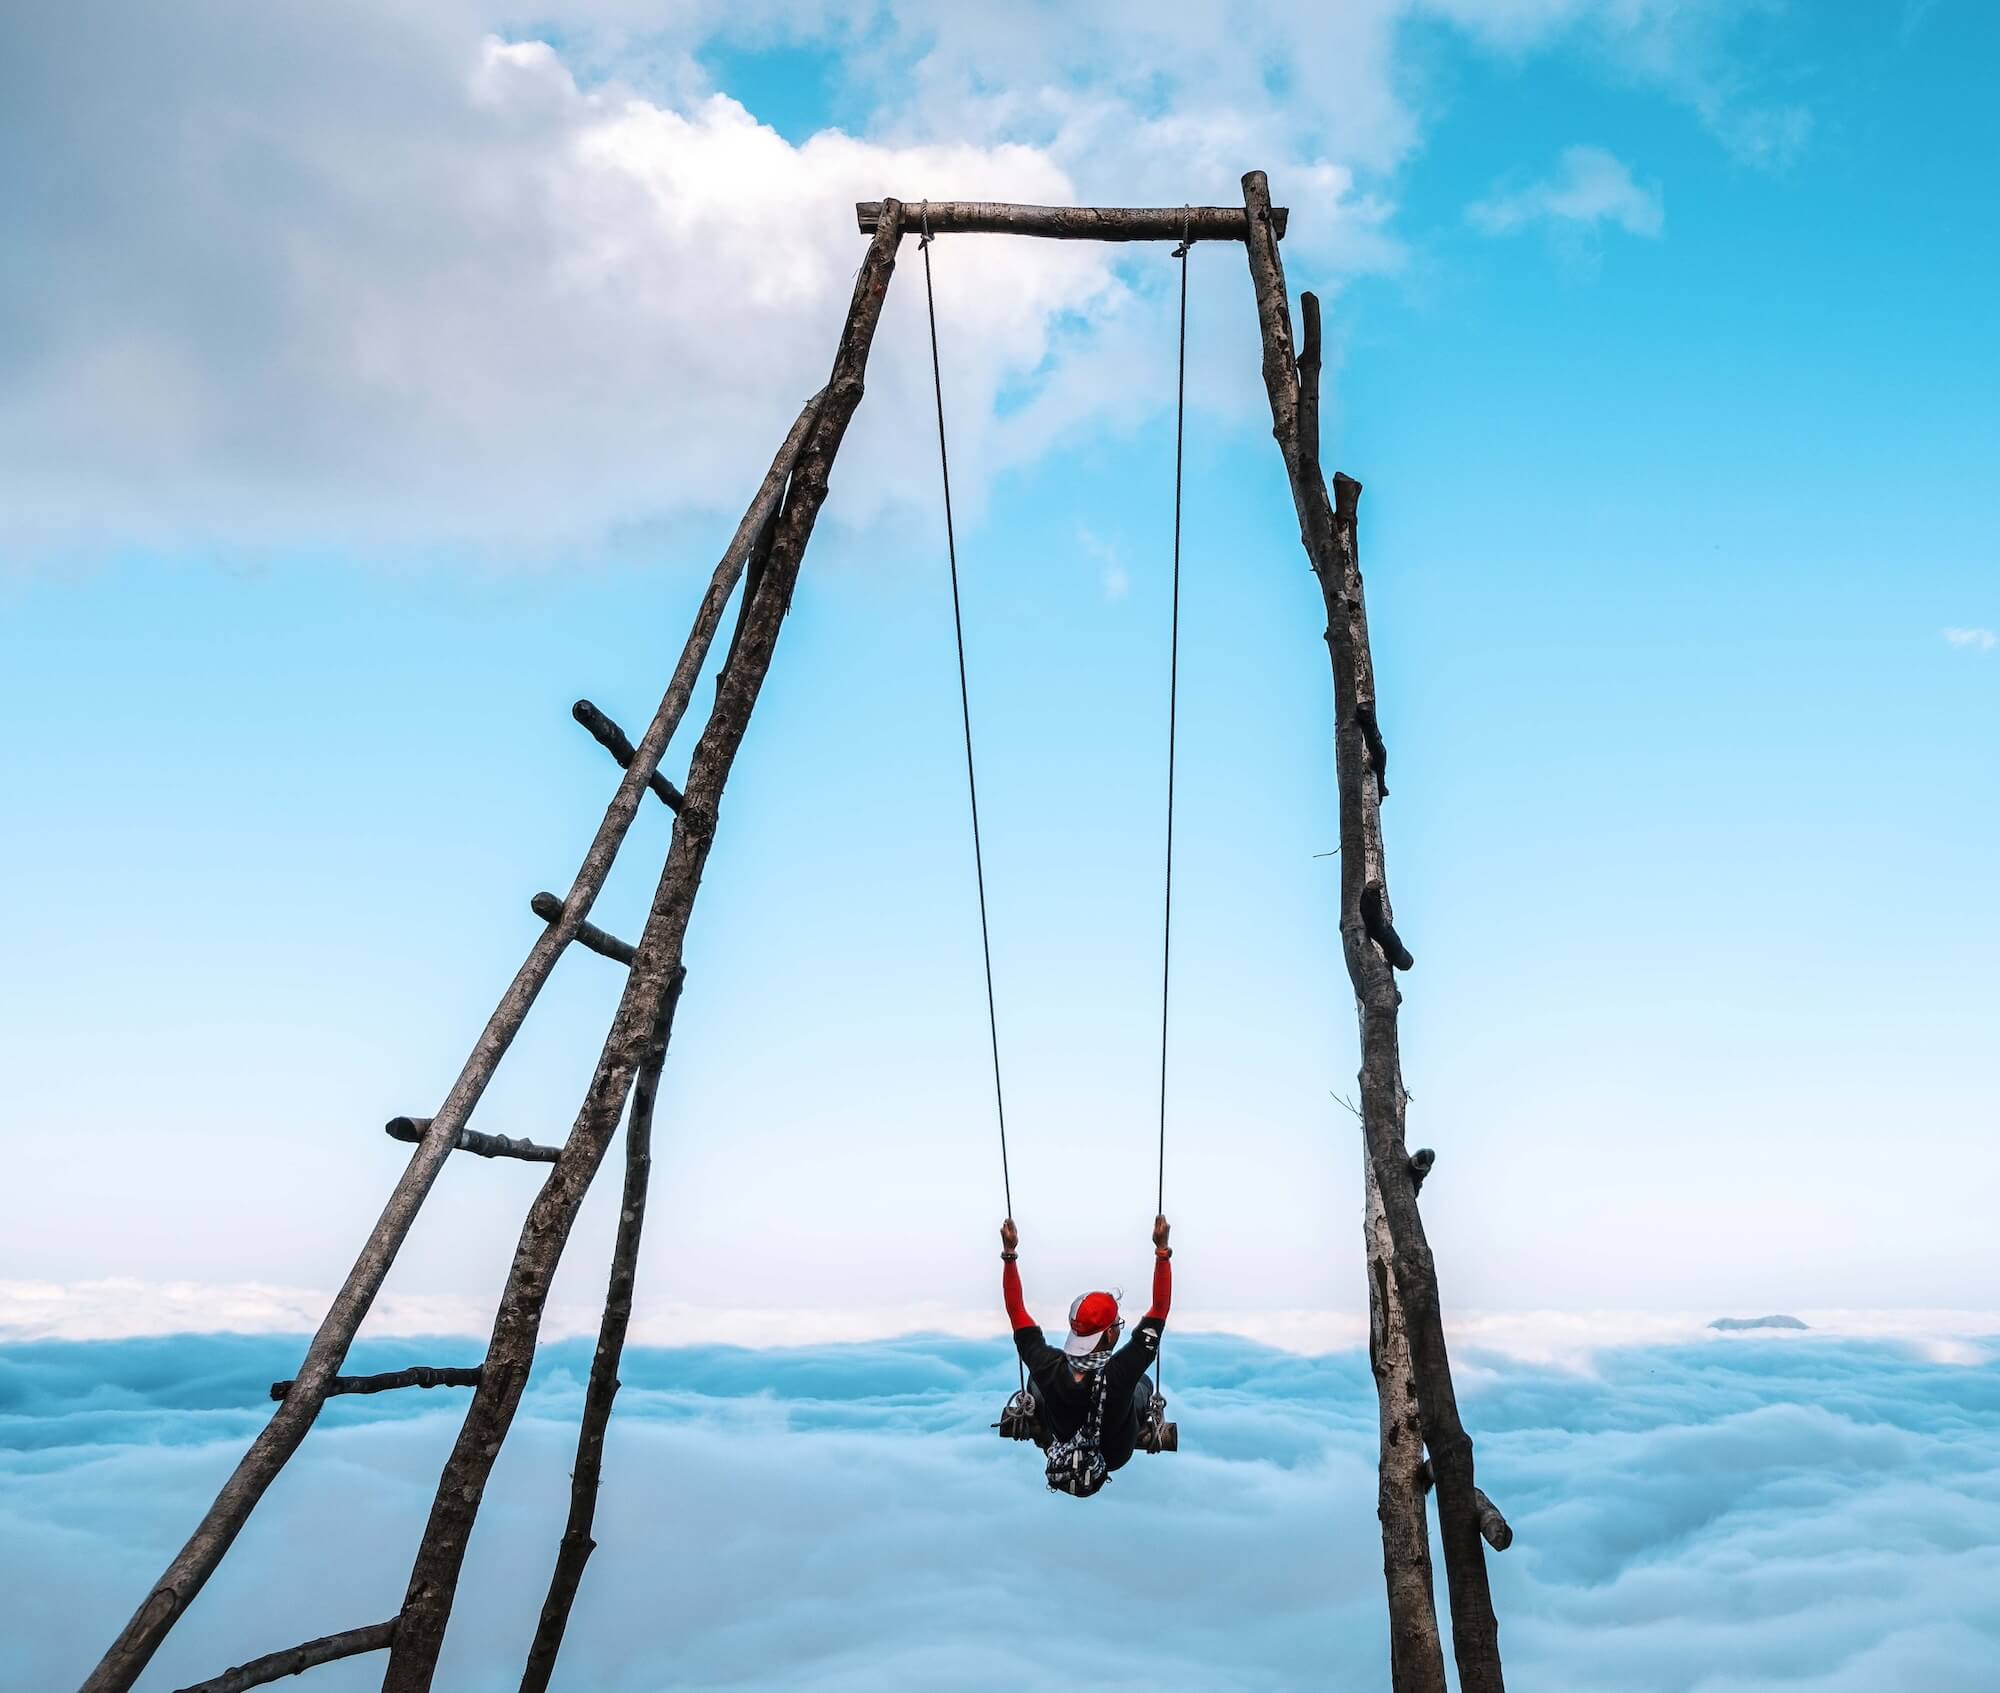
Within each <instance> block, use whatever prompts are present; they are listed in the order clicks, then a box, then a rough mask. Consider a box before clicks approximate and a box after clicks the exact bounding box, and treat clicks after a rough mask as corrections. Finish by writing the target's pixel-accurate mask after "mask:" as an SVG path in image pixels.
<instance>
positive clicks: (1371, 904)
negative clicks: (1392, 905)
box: [1361, 882, 1417, 970]
mask: <svg viewBox="0 0 2000 1693" xmlns="http://www.w3.org/2000/svg"><path fill="white" fill-rule="evenodd" d="M1361 926H1362V928H1363V929H1365V930H1366V931H1367V934H1368V938H1369V939H1370V940H1371V941H1373V942H1374V943H1375V944H1376V945H1377V946H1379V947H1380V948H1381V949H1382V956H1383V957H1384V958H1386V959H1388V961H1389V962H1390V963H1391V964H1392V965H1393V966H1395V968H1396V969H1398V970H1408V969H1411V968H1413V967H1414V966H1415V964H1416V962H1417V961H1416V960H1415V959H1414V958H1412V957H1411V956H1410V949H1409V948H1408V947H1406V946H1405V945H1403V937H1402V936H1401V935H1399V934H1397V933H1396V925H1395V924H1394V923H1392V922H1391V921H1390V920H1389V896H1388V895H1387V894H1385V893H1384V892H1383V891H1382V884H1381V883H1380V882H1370V883H1368V885H1367V886H1366V887H1364V888H1363V889H1362V890H1361Z"/></svg>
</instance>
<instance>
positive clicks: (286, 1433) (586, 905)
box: [81, 395, 824, 1693]
mask: <svg viewBox="0 0 2000 1693" xmlns="http://www.w3.org/2000/svg"><path fill="white" fill-rule="evenodd" d="M823 398H824V396H823V395H814V397H813V398H812V399H810V400H808V401H807V402H806V405H805V409H804V410H803V411H802V412H800V414H799V418H798V421H797V422H796V423H794V424H793V425H792V429H791V433H790V434H789V435H787V436H786V437H785V442H784V445H783V446H781V447H780V448H779V449H778V456H777V457H776V458H775V459H774V460H773V461H772V463H771V468H770V469H769V470H768V471H767V472H766V473H765V476H764V481H763V484H762V486H760V487H759V488H758V490H757V494H756V497H755V498H754V499H752V500H751V502H750V508H749V510H748V511H746V512H745V513H744V514H743V521H742V522H741V523H740V524H738V525H737V529H736V533H735V535H734V536H733V537H732V538H731V540H730V543H729V547H728V549H727V550H726V551H725V552H724V553H723V555H722V560H721V562H720V563H719V564H718V565H717V566H716V567H715V572H714V574H713V575H712V576H711V577H710V578H709V583H708V588H707V590H706V592H704V594H703V595H702V599H701V604H700V606H699V607H698V608H697V609H696V612H695V619H694V627H693V629H692V630H691V631H690V633H689V635H688V640H687V645H686V647H685V648H683V650H682V652H681V656H680V661H679V663H677V664H676V665H675V666H674V673H673V676H672V678H671V679H670V680H669V682H668V684H667V690H666V693H665V695H664V697H663V698H662V699H661V701H660V707H659V710H658V711H657V712H655V713H654V715H653V721H652V722H651V724H650V725H648V727H647V729H646V733H645V735H644V737H643V738H642V739H641V740H640V743H639V745H638V746H637V748H635V749H634V752H633V756H632V762H631V763H630V764H629V765H628V766H627V767H626V770H625V775H624V778H623V780H622V781H620V782H619V784H618V788H617V791H616V792H615V793H614V794H613V795H612V796H611V803H610V804H609V805H608V806H606V807H605V811H604V818H603V821H602V822H600V823H599V824H598V826H597V833H596V835H595V836H594V837H593V838H592V840H591V843H590V848H589V850H588V851H587V852H586V853H585V854H584V858H583V863H582V866H581V867H580V868H579V869H578V871H577V873H576V879H575V881H574V882H573V883H572V884H571V886H570V891H569V896H568V897H567V898H566V899H565V900H564V901H563V915H562V917H561V918H560V920H558V921H557V922H555V923H553V924H551V925H550V926H549V927H548V928H547V929H545V930H544V931H543V932H542V934H541V935H539V936H538V937H537V938H536V940H535V944H534V945H533V946H532V947H531V948H530V949H529V952H528V956H527V958H526V959H525V960H524V961H523V963H522V965H521V967H520V969H519V970H518V971H516V972H515V974H514V979H513V980H512V981H511V982H510V983H508V985H507V990H506V992H505V993H504V994H502V995H501V998H500V1003H499V1004H498V1006H496V1007H495V1008H494V1011H493V1015H492V1016H491V1017H490V1018H489V1019H488V1020H487V1023H486V1026H485V1028H484V1029H482V1030H481V1031H480V1034H479V1039H478V1040H477V1042H475V1043H474V1045H473V1048H472V1052H471V1055H470V1056H469V1057H468V1058H467V1059H466V1061H465V1066H464V1068H463V1069H462V1070H461V1071H460V1072H459V1076H458V1080H457V1081H456V1082H454V1083H453V1084H452V1087H451V1091H450V1092H449V1093H448V1094H446V1095H445V1099H444V1103H443V1104H442V1105H441V1106H439V1107H438V1112H437V1115H436V1116H435V1117H433V1118H432V1119H431V1120H430V1128H429V1130H428V1132H427V1133H426V1134H425V1136H424V1138H423V1140H422V1141H421V1142H420V1143H419V1145H418V1146H417V1149H416V1151H415V1152H413V1153H412V1154H411V1155H410V1161H409V1163H408V1164H407V1165H406V1166H405V1167H404V1170H403V1174H402V1177H401V1178H400V1179H399V1180H398V1181H397V1183H396V1186H395V1188H394V1190H393V1191H392V1192H391V1193H390V1195H389V1200H388V1203H387V1204H386V1205H385V1206H384V1207H383V1210H382V1214H381V1216H380V1217H379V1218H378V1219H377V1220H376V1223H375V1227H374V1229H373V1230H372V1231H371V1232H370V1234H369V1236H368V1239H367V1242H366V1243H365V1244H364V1245H363V1246H362V1248H361V1253H360V1255H359V1256H358V1257H357V1258H356V1259H355V1261H354V1267H353V1268H352V1269H351V1270H350V1271H349V1272H348V1275H347V1280H346V1281H345V1282H344V1283H343V1284H342V1286H341V1289H340V1291H339V1292H338V1293H336V1294H335V1295H334V1298H333V1303H332V1305H331V1306H330V1307H329V1308H328V1310H327V1314H326V1316H325V1317H324V1318H323V1319H322V1320H321V1322H320V1326H319V1329H318V1330H317V1332H316V1333H315V1334H314V1335H313V1338H312V1343H311V1344H310V1345H309V1346H308V1347H307V1348H306V1355H305V1359H304V1361H303V1363H302V1364H301V1365H300V1367H299V1374H298V1379H297V1381H296V1382H295V1384H294V1385H293V1388H292V1391H291V1392H290V1393H288V1394H287V1395H286V1396H285V1399H284V1401H283V1403H282V1404H280V1405H279V1407H278V1409H277V1410H276V1411H274V1412H273V1413H272V1415H271V1420H270V1422H268V1423H267V1424H265V1425H264V1429H263V1431H262V1432H261V1433H260V1434H259V1435H258V1436H257V1438H256V1439H255V1440H254V1441H253V1442H252V1443H251V1445H250V1449H249V1451H247V1452H246V1453H244V1455H243V1457H242V1460H241V1461H240V1462H239V1463H238V1464H237V1466H236V1469H235V1470H234V1472H233V1473H232V1474H231V1475H230V1477H229V1479H228V1480H227V1481H226V1482H224V1483H223V1485H222V1491H221V1492H220V1493H218V1494H217V1495H216V1498H215V1502H214V1503H213V1504H212V1505H211V1506H209V1508H208V1511H207V1514H206V1515H204V1516H203V1518H202V1519H201V1521H200V1522H199V1523H198V1524H197V1525H196V1526H195V1530H194V1533H193V1534H192V1535H190V1536H189V1538H188V1541H187V1544H186V1545H184V1546H183V1547H182V1548H181V1549H180V1551H179V1552H178V1553H176V1554H175V1556H174V1559H173V1561H172V1562H171V1563H170V1564H168V1565H167V1567H166V1569H165V1571H163V1572H162V1574H161V1575H160V1578H159V1580H158V1581H156V1582H155V1583H154V1585H153V1588H152V1591H151V1592H149V1593H148V1594H147V1595H146V1597H145V1598H144V1599H143V1600H142V1601H141V1602H140V1605H139V1608H138V1610H136V1611H135V1612H134V1613H133V1615H132V1618H131V1620H130V1621H129V1622H127V1623H126V1625H125V1626H124V1628H123V1629H122V1630H120V1631H119V1634H118V1637H117V1638H116V1639H115V1640H114V1641H112V1643H111V1645H110V1647H109V1649H108V1650H107V1651H106V1652H105V1654H104V1656H103V1658H102V1659H100V1660H99V1662H98V1665H97V1667H96V1668H95V1669H94V1670H92V1671H91V1673H90V1675H89V1677H88V1678H87V1679H86V1680H85V1681H84V1683H83V1686H82V1689H81V1693H127V1690H128V1689H129V1688H130V1687H131V1686H132V1683H133V1682H134V1681H136V1680H137V1679H138V1677H139V1673H140V1671H142V1670H143V1669H144V1668H145V1667H146V1664H147V1663H148V1662H149V1661H150V1660H151V1658H152V1656H153V1654H154V1652H156V1651H157V1650H158V1649H159V1645H160V1642H161V1641H162V1640H164V1639H165V1638H166V1636H167V1632H168V1630H170V1629H171V1628H172V1627H173V1626H174V1624H175V1623H176V1622H177V1621H179V1620H180V1617H181V1615H182V1613H183V1612H185V1611H186V1609H187V1607H188V1606H189V1605H190V1604H192V1603H193V1602H194V1597H195V1595H196V1594H197V1593H199V1592H200V1591H201V1589H202V1586H203V1584H204V1583H205V1582H206V1581H207V1580H208V1578H209V1577H210V1576H211V1575H212V1574H214V1573H215V1568H216V1566H217V1565H218V1564H219V1563H221V1561H222V1557H223V1554H224V1553H225V1552H227V1551H228V1550H229V1547H230V1545H231V1544H232V1543H233V1542H234V1541H235V1539H236V1536H237V1534H238V1533H239V1532H241V1530H242V1528H243V1525H244V1523H245V1522H246V1521H248V1520H249V1517H250V1513H251V1511H252V1510H254V1509H255V1508H256V1505H257V1501H258V1500H259V1499H261V1498H262V1497H263V1496H264V1491H265V1489H266V1488H268V1487H269V1486H270V1485H271V1482H272V1480H273V1479H274V1478H275V1477H276V1476H277V1474H278V1472H279V1471H280V1470H281V1469H283V1468H284V1466H285V1464H286V1462H287V1461H288V1460H289V1459H290V1458H291V1455H292V1454H293V1453H294V1452H295V1451H297V1450H298V1446H299V1442H300V1441H302V1440H303V1439H305V1437H306V1431H307V1430H308V1429H310V1428H311V1427H312V1425H313V1421H314V1419H315V1418H317V1417H318V1415H319V1411H320V1407H321V1406H322V1405H323V1404H324V1403H325V1402H326V1384H327V1383H328V1381H330V1380H331V1379H332V1377H333V1376H334V1374H335V1373H336V1372H337V1371H338V1370H339V1368H340V1365H341V1363H342V1361H343V1360H344V1359H345V1358H346V1356H347V1349H348V1347H349V1346H350V1345H352V1344H353V1341H354V1336H355V1332H356V1331H357V1330H358V1329H359V1328H360V1327H361V1323H362V1319H363V1318H365V1317H366V1316H367V1315H368V1310H369V1307H370V1306H371V1305H373V1304H374V1302H375V1295H376V1294H377V1293H379V1292H380V1291H381V1288H382V1282H383V1280H384V1278H385V1277H386V1276H387V1275H388V1273H389V1267H390V1265H391V1264H393V1263H394V1262H395V1259H396V1254H397V1252H398V1251H399V1250H400V1249H401V1247H402V1244H403V1241H404V1239H405V1238H406V1237H407V1236H408V1234H409V1232H410V1226H411V1224H412V1223H413V1222H414V1221H415V1220H416V1215H417V1210H418V1208H419V1207H420V1206H421V1205H422V1204H423V1202H424V1199H425V1197H426V1196H427V1195H428V1194H429V1192H430V1189H431V1184H432V1183H433V1182H434V1181H436V1179H437V1174H438V1171H439V1170H440V1169H441V1168H443V1166H444V1161H445V1159H446V1158H448V1157H449V1156H450V1155H451V1153H452V1151H453V1150H454V1149H455V1148H456V1147H457V1145H458V1142H459V1135H460V1133H461V1131H463V1130H464V1129H465V1127H466V1125H467V1121H468V1119H469V1118H470V1117H471V1115H472V1110H473V1107H474V1106H475V1105H477V1104H478V1103H479V1099H480V1096H481V1095H482V1094H483V1093H484V1092H485V1091H486V1087H487V1084H488V1083H489V1082H490V1081H492V1079H493V1074H494V1072H495V1071H496V1070H497V1069H498V1068H499V1066H500V1060H501V1058H502V1057H503V1056H504V1055H505V1053H506V1051H507V1048H508V1047H509V1046H510V1045H511V1044H512V1043H513V1040H514V1037H515V1035H517V1034H518V1033H519V1032H520V1029H521V1025H522V1023H523V1022H525V1021H526V1019H527V1015H528V1011H529V1008H530V1007H531V1006H533V1004H534V1003H535V998H536V996H537V995H538V994H539V993H540V992H541V991H542V987H543V985H544V984H545V983H546V982H547V981H548V979H549V975H550V973H551V972H552V971H553V970H554V969H555V965H556V960H557V959H558V958H560V957H561V956H562V954H563V952H564V950H565V949H566V948H567V947H568V946H569V943H570V942H571V941H572V940H574V939H576V937H577V932H578V930H579V929H580V927H581V926H582V924H583V921H584V919H585V918H586V917H588V916H589V915H590V908H591V905H592V904H593V903H594V902H595V900H596V898H597V896H598V894H599V892H601V891H602V889H603V887H604V881H605V878H606V876H607V875H609V873H610V870H611V863H612V860H613V859H614V858H615V857H616V856H617V853H618V849H619V847H620V846H621V845H622V844H623V842H624V839H625V835H626V832H627V831H628V830H629V829H630V828H631V826H632V820H633V818H634V817H635V816H637V814H638V810H639V802H640V800H641V798H642V797H643V796H644V794H645V792H646V789H647V787H648V785H649V784H650V782H651V780H652V778H653V776H654V774H655V773H656V772H657V771H658V769H659V766H660V760H661V758H662V757H663V756H664V755H665V753H666V750H667V743H668V741H670V740H671V739H672V738H673V735H674V731H675V730H676V729H678V728H679V727H680V722H681V717H682V715H683V714H684V713H685V712H686V710H687V705H688V699H689V697H690V696H691V695H692V693H693V691H694V684H695V679H696V678H697V677H698V676H699V675H700V674H701V668H702V665H703V663H704V662H705V661H706V660H707V657H708V652H709V647H710V644H711V643H712V642H713V641H714V639H715V632H716V630H717V629H718V628H719V627H720V626H721V623H722V615H723V612H724V611H725V610H726V609H727V607H728V604H729V596H730V594H731V593H732V591H733V590H734V589H735V586H736V581H737V578H738V576H740V575H741V574H742V570H743V565H744V561H745V558H746V556H747V553H748V549H749V546H750V543H751V542H752V540H754V539H755V537H756V536H757V534H758V533H759V532H760V531H761V530H762V528H763V526H764V524H765V522H766V520H767V519H768V518H769V517H770V515H771V514H772V513H773V512H774V511H776V510H777V508H778V504H779V500H780V498H781V496H782V495H783V493H784V490H785V487H786V484H787V480H788V478H789V477H790V476H791V474H792V470H793V467H794V463H795V461H796V459H797V457H798V455H799V453H800V452H801V450H802V449H803V448H804V447H805V444H806V440H807V437H808V435H809V434H811V433H812V431H813V427H814V425H815V422H816V421H817V419H818V418H819V415H820V407H821V403H822V400H823Z"/></svg>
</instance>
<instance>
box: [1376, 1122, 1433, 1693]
mask: <svg viewBox="0 0 2000 1693" xmlns="http://www.w3.org/2000/svg"><path fill="white" fill-rule="evenodd" d="M1362 1165H1363V1174H1364V1178H1365V1180H1364V1186H1365V1188H1366V1190H1367V1195H1368V1197H1367V1202H1366V1206H1365V1209H1364V1213H1363V1222H1362V1233H1363V1236H1364V1237H1365V1241H1366V1245H1367V1249H1368V1250H1367V1259H1368V1367H1369V1369H1370V1370H1371V1371H1373V1372H1374V1376H1375V1399H1376V1405H1377V1410H1378V1420H1379V1430H1380V1458H1379V1462H1378V1465H1377V1468H1376V1484H1375V1514H1376V1516H1377V1517H1379V1518H1380V1519H1381V1523H1382V1578H1383V1580H1384V1582H1385V1583H1386V1584H1387V1587H1388V1592H1389V1685H1390V1687H1391V1688H1392V1689H1393V1690H1394V1693H1445V1679H1444V1645H1443V1642H1442V1640H1441V1639H1440V1637H1439V1635H1438V1619H1437V1588H1436V1582H1435V1580H1434V1578H1433V1576H1432V1574H1431V1526H1430V1513H1429V1511H1428V1510H1427V1509H1426V1507H1425V1505H1424V1495H1425V1493H1426V1491H1427V1489H1426V1485H1425V1475H1424V1430H1423V1420H1422V1418H1421V1417H1420V1416H1419V1415H1418V1412H1417V1386H1416V1379H1415V1374H1414V1371H1413V1369H1412V1366H1411V1363H1410V1337H1409V1334H1408V1332H1407V1331H1406V1330H1405V1328H1404V1326H1403V1308H1402V1305H1401V1304H1400V1303H1399V1302H1398V1301H1397V1298H1396V1281H1395V1271H1394V1269H1393V1268H1392V1267H1391V1264H1392V1259H1393V1257H1394V1250H1393V1248H1392V1247H1391V1245H1390V1242H1389V1224H1388V1221H1387V1220H1386V1219H1385V1218H1384V1217H1383V1215H1382V1190H1381V1188H1380V1187H1379V1186H1378V1185H1377V1184H1376V1181H1375V1167H1374V1165H1373V1164H1371V1163H1370V1162H1369V1161H1368V1158H1367V1155H1366V1153H1365V1152H1364V1153H1363V1156H1362Z"/></svg>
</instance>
